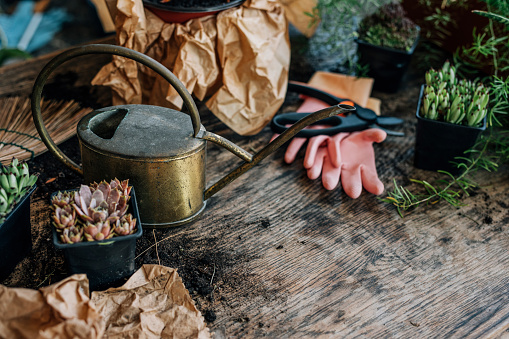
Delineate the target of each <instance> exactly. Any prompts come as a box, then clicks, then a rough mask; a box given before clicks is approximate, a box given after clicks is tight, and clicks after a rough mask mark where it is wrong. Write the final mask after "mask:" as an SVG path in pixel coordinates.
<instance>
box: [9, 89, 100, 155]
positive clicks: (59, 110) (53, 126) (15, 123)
mask: <svg viewBox="0 0 509 339" xmlns="http://www.w3.org/2000/svg"><path fill="white" fill-rule="evenodd" d="M41 110H42V118H43V121H44V123H45V125H46V128H47V129H48V132H49V134H50V136H51V138H52V139H53V141H54V142H55V143H56V144H59V143H61V142H63V141H65V140H67V139H69V138H70V137H72V136H73V135H74V134H75V133H76V125H77V123H78V121H79V120H80V119H81V118H82V117H83V115H85V114H87V113H89V112H90V111H92V109H90V108H81V107H80V105H79V104H78V103H76V102H75V101H51V100H43V101H42V103H41ZM45 151H47V148H46V145H44V143H43V142H42V141H41V139H40V137H39V134H38V133H37V130H36V129H35V125H34V122H33V119H32V110H31V106H30V99H29V98H26V97H3V98H0V162H9V161H10V160H11V159H12V158H13V157H16V158H18V159H19V160H24V159H32V158H33V157H35V156H36V155H39V154H41V153H43V152H45Z"/></svg>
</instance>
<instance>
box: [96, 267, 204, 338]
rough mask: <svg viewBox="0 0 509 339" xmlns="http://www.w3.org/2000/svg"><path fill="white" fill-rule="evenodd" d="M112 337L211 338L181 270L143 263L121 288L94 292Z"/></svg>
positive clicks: (107, 331) (97, 306)
mask: <svg viewBox="0 0 509 339" xmlns="http://www.w3.org/2000/svg"><path fill="white" fill-rule="evenodd" d="M92 302H93V304H94V305H95V307H96V308H97V311H98V312H99V314H100V315H101V316H102V318H103V319H104V321H105V323H106V336H107V337H108V338H198V339H202V338H203V339H205V338H210V334H209V330H208V328H207V327H206V325H205V321H204V319H203V317H202V315H201V313H200V311H198V310H197V309H196V306H195V305H194V302H193V300H192V299H191V297H190V296H189V292H188V291H187V289H186V288H185V286H184V284H183V283H182V279H181V278H180V277H179V275H178V274H177V270H175V269H172V268H168V267H164V266H159V265H143V267H142V268H140V269H139V270H138V271H137V272H136V273H134V274H133V276H132V277H131V278H130V279H129V280H128V281H127V282H126V283H125V284H124V285H123V286H122V287H119V288H110V289H108V290H106V291H104V292H92Z"/></svg>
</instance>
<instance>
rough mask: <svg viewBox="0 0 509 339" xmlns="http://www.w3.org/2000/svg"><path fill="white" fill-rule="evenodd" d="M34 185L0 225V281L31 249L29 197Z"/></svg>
mask: <svg viewBox="0 0 509 339" xmlns="http://www.w3.org/2000/svg"><path fill="white" fill-rule="evenodd" d="M35 188H36V186H35V185H34V186H33V187H32V188H31V189H30V190H29V191H28V193H27V194H26V195H25V196H24V197H23V198H22V199H21V200H20V201H19V202H18V204H17V205H16V207H15V208H14V209H13V210H12V212H11V213H10V214H9V216H8V217H7V218H6V219H5V221H4V223H3V224H1V225H0V252H1V253H2V260H0V280H4V279H5V278H7V276H8V275H9V274H10V273H11V272H12V271H13V269H14V268H15V267H16V265H17V264H18V263H19V262H20V261H21V259H23V258H24V257H25V256H26V255H27V254H28V253H30V250H31V249H32V235H31V229H32V228H31V225H30V196H31V195H32V193H34V191H35Z"/></svg>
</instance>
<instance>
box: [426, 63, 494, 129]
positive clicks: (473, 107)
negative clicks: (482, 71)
mask: <svg viewBox="0 0 509 339" xmlns="http://www.w3.org/2000/svg"><path fill="white" fill-rule="evenodd" d="M489 99H490V97H489V91H488V88H486V87H485V86H484V85H483V84H482V83H480V82H475V81H471V80H466V79H460V80H458V78H457V77H456V69H455V67H454V66H452V65H451V64H450V63H449V62H448V61H446V62H445V63H444V65H443V66H442V68H441V69H440V70H438V71H436V70H434V69H430V70H429V71H428V72H426V86H425V88H424V96H423V101H422V105H421V111H420V114H421V115H422V116H423V117H425V118H428V119H433V120H439V121H446V122H450V123H453V124H462V125H467V126H478V125H479V124H480V123H481V121H482V120H483V119H484V117H485V116H486V114H487V113H488V102H489Z"/></svg>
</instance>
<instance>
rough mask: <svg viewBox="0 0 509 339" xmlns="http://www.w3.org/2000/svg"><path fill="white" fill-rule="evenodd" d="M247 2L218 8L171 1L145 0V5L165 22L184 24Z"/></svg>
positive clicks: (237, 1) (234, 1) (241, 0)
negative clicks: (186, 5) (174, 3)
mask: <svg viewBox="0 0 509 339" xmlns="http://www.w3.org/2000/svg"><path fill="white" fill-rule="evenodd" d="M245 1H246V0H230V2H225V3H224V4H222V5H217V6H195V7H183V6H175V5H172V3H171V1H167V2H162V1H161V0H143V4H144V5H145V6H146V7H147V8H148V9H150V10H151V11H152V12H154V14H155V15H157V16H158V17H159V18H161V19H162V20H163V21H164V22H172V23H182V22H186V21H187V20H190V19H196V18H201V17H204V16H207V15H212V14H216V13H218V12H220V11H224V10H225V9H228V8H232V7H237V6H240V5H242V4H243V3H244V2H245Z"/></svg>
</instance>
